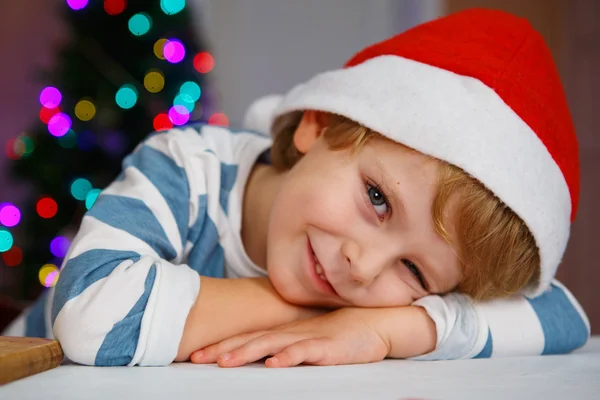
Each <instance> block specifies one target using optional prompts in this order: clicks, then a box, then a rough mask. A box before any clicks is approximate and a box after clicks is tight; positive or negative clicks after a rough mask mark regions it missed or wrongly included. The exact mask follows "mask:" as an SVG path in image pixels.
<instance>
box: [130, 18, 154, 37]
mask: <svg viewBox="0 0 600 400" xmlns="http://www.w3.org/2000/svg"><path fill="white" fill-rule="evenodd" d="M127 26H128V27H129V31H130V32H131V33H133V34H134V35H135V36H142V35H145V34H146V33H148V31H149V30H150V27H151V26H152V18H150V16H149V15H148V14H146V13H138V14H135V15H133V16H132V17H131V18H129V22H128V24H127Z"/></svg>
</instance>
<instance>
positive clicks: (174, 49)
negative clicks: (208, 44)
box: [163, 39, 185, 64]
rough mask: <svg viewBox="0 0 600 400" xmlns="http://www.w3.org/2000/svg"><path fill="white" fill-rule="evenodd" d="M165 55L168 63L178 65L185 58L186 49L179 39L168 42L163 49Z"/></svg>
mask: <svg viewBox="0 0 600 400" xmlns="http://www.w3.org/2000/svg"><path fill="white" fill-rule="evenodd" d="M163 55H164V56H165V59H166V60H167V61H168V62H170V63H172V64H177V63H178V62H180V61H181V60H183V57H185V47H183V43H181V42H180V41H179V40H177V39H170V40H167V43H165V47H164V49H163Z"/></svg>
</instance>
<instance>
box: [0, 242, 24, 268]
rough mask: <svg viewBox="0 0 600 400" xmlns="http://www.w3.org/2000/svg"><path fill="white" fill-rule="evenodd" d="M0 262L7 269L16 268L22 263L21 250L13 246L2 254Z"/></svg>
mask: <svg viewBox="0 0 600 400" xmlns="http://www.w3.org/2000/svg"><path fill="white" fill-rule="evenodd" d="M2 260H3V261H4V264H6V265H7V266H9V267H16V266H17V265H19V264H21V262H22V261H23V250H21V248H20V247H19V246H13V247H11V248H10V250H8V251H5V252H4V253H2Z"/></svg>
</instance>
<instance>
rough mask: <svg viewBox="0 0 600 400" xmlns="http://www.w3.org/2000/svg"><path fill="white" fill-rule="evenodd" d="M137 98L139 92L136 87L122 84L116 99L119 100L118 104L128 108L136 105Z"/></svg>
mask: <svg viewBox="0 0 600 400" xmlns="http://www.w3.org/2000/svg"><path fill="white" fill-rule="evenodd" d="M137 99H138V92H137V90H136V88H135V87H134V86H133V85H129V84H126V85H123V86H121V87H120V88H119V90H118V91H117V94H116V96H115V101H116V102H117V105H118V106H119V107H121V108H123V109H125V110H128V109H130V108H131V107H133V106H135V103H137Z"/></svg>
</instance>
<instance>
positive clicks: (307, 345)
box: [265, 339, 334, 368]
mask: <svg viewBox="0 0 600 400" xmlns="http://www.w3.org/2000/svg"><path fill="white" fill-rule="evenodd" d="M330 346H331V343H328V341H327V340H326V339H306V340H300V341H298V342H296V343H294V344H292V345H291V346H288V347H287V348H285V349H284V350H282V351H281V352H279V353H277V354H275V356H273V357H271V358H268V359H267V360H266V361H265V366H266V367H269V368H287V367H293V366H296V365H299V364H302V363H306V364H315V365H334V364H333V363H332V360H328V355H329V350H328V349H329V348H330Z"/></svg>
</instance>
